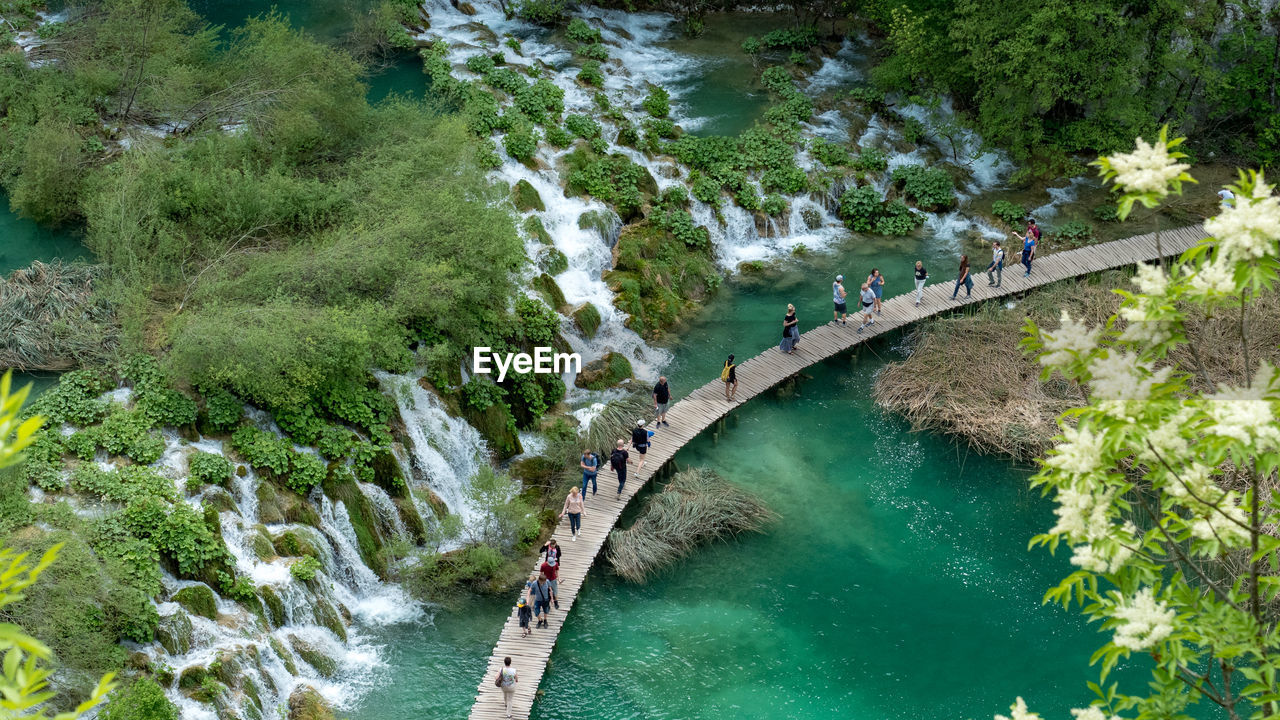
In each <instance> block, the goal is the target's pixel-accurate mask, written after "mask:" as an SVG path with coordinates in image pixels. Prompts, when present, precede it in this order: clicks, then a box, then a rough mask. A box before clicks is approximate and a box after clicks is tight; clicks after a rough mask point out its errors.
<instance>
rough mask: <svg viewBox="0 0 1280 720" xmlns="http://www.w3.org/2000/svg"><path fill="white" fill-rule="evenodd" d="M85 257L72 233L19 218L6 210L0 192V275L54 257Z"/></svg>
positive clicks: (86, 253)
mask: <svg viewBox="0 0 1280 720" xmlns="http://www.w3.org/2000/svg"><path fill="white" fill-rule="evenodd" d="M89 257H91V255H90V253H89V249H88V248H86V247H85V246H84V243H82V242H81V241H80V237H79V235H77V233H76V232H75V231H73V230H70V229H67V228H50V227H45V226H42V225H37V224H36V223H35V222H34V221H32V220H28V219H27V218H24V217H19V216H18V214H17V213H15V212H13V211H12V210H10V209H9V196H8V195H7V194H6V193H4V192H0V275H8V274H9V273H10V272H12V271H13V270H15V269H17V268H22V267H26V266H28V265H30V264H31V263H32V262H34V261H36V260H41V261H44V262H48V261H50V260H53V259H54V258H63V259H66V260H75V259H87V258H89Z"/></svg>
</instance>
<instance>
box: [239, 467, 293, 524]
mask: <svg viewBox="0 0 1280 720" xmlns="http://www.w3.org/2000/svg"><path fill="white" fill-rule="evenodd" d="M240 467H244V466H243V465H241V466H240ZM256 494H257V496H258V518H259V519H261V520H262V522H264V523H266V524H267V525H279V524H280V523H282V522H284V513H283V512H281V511H280V504H279V502H278V501H277V497H276V488H275V486H274V485H272V484H271V483H269V482H267V481H266V480H263V481H261V482H259V483H258V489H257V491H256Z"/></svg>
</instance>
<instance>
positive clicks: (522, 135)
mask: <svg viewBox="0 0 1280 720" xmlns="http://www.w3.org/2000/svg"><path fill="white" fill-rule="evenodd" d="M502 147H503V148H505V149H506V151H507V154H508V155H510V156H511V157H513V158H515V159H516V160H519V161H520V162H528V161H529V160H532V159H533V156H534V154H535V153H537V152H538V131H537V130H534V129H533V128H532V127H530V126H527V125H526V126H523V127H520V128H517V129H514V130H512V131H511V132H509V133H507V135H506V136H505V137H504V138H502Z"/></svg>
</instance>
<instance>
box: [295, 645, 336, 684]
mask: <svg viewBox="0 0 1280 720" xmlns="http://www.w3.org/2000/svg"><path fill="white" fill-rule="evenodd" d="M289 645H290V646H291V647H292V648H293V651H294V652H295V653H297V654H298V657H300V658H302V661H303V662H305V663H306V664H308V665H310V666H311V667H313V668H315V671H316V672H318V673H320V675H321V676H323V677H327V678H331V677H335V676H336V675H337V674H338V661H337V660H334V659H333V658H331V657H329V656H328V655H325V654H324V653H323V652H321V651H320V649H319V648H317V647H316V646H315V645H312V644H311V643H309V642H307V641H306V640H303V639H302V638H300V637H298V636H297V635H290V636H289Z"/></svg>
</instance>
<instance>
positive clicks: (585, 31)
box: [564, 18, 603, 44]
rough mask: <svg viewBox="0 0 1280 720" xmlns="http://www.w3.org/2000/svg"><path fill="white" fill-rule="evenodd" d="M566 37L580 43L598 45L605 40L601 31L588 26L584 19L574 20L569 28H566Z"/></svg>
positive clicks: (570, 22)
mask: <svg viewBox="0 0 1280 720" xmlns="http://www.w3.org/2000/svg"><path fill="white" fill-rule="evenodd" d="M564 36H565V37H567V38H569V39H570V40H572V41H573V42H579V43H588V44H589V43H598V42H600V41H601V40H602V39H603V38H602V37H601V36H600V31H599V30H597V29H596V28H593V27H591V26H590V25H588V24H587V21H586V20H583V19H582V18H574V19H572V20H570V21H569V27H567V28H565V31H564Z"/></svg>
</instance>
